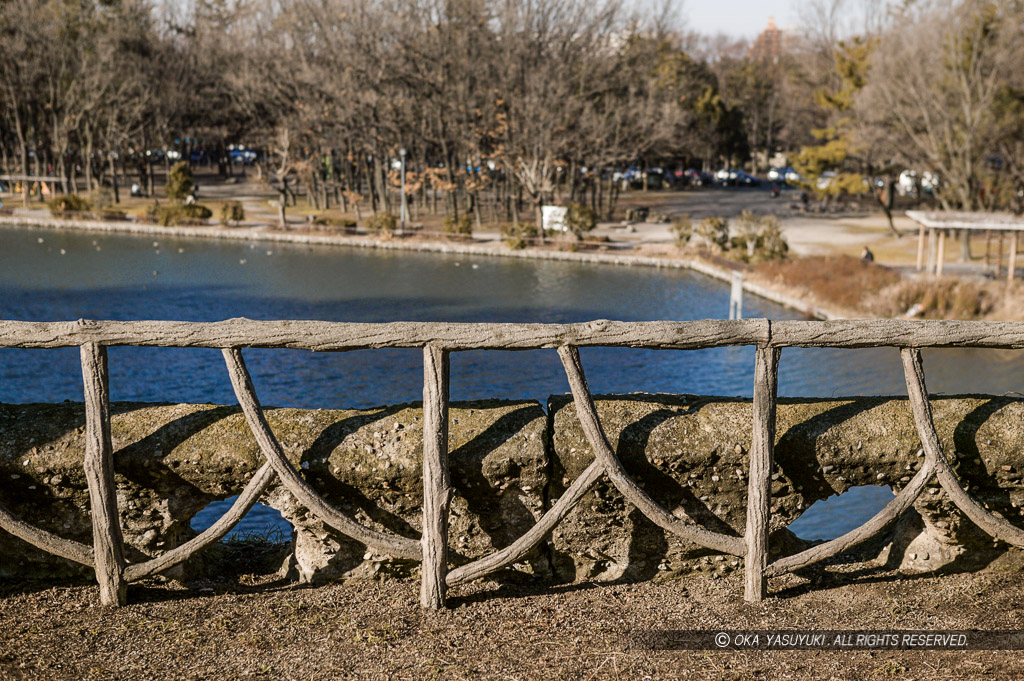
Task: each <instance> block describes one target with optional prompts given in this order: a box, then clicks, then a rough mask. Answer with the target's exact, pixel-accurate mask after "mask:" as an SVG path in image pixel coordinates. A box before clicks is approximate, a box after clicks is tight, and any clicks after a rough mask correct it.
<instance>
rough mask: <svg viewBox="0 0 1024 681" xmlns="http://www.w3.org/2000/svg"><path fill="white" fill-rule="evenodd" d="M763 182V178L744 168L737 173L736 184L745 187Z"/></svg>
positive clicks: (755, 185)
mask: <svg viewBox="0 0 1024 681" xmlns="http://www.w3.org/2000/svg"><path fill="white" fill-rule="evenodd" d="M760 184H761V178H759V177H755V176H753V175H751V174H750V173H747V172H744V171H742V170H740V171H737V173H736V185H737V186H743V187H757V186H759V185H760Z"/></svg>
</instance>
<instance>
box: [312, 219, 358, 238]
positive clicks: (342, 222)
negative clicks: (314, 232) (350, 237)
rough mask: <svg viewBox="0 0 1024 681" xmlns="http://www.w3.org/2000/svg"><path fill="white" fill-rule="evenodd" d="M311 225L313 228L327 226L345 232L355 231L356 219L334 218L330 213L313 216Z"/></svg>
mask: <svg viewBox="0 0 1024 681" xmlns="http://www.w3.org/2000/svg"><path fill="white" fill-rule="evenodd" d="M312 225H313V227H315V228H316V227H328V228H333V229H343V230H345V233H346V234H355V233H356V221H355V220H353V219H352V218H334V217H331V216H330V215H317V216H316V217H315V218H313V222H312ZM325 231H327V230H325Z"/></svg>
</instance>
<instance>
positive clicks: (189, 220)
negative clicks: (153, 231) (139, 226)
mask: <svg viewBox="0 0 1024 681" xmlns="http://www.w3.org/2000/svg"><path fill="white" fill-rule="evenodd" d="M212 215H213V211H212V210H210V209H209V208H207V207H206V206H201V205H199V204H198V203H193V204H191V205H172V206H161V205H160V204H159V203H154V204H153V205H152V206H150V207H149V208H147V209H146V214H145V219H146V220H147V221H148V222H155V223H156V224H158V225H160V226H162V227H173V226H175V225H201V224H204V221H205V220H206V219H207V218H209V217H211V216H212Z"/></svg>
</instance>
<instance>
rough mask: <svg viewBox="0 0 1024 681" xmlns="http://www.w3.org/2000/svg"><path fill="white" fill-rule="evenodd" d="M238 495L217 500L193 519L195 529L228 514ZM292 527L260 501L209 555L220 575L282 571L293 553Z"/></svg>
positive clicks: (199, 530) (263, 573)
mask: <svg viewBox="0 0 1024 681" xmlns="http://www.w3.org/2000/svg"><path fill="white" fill-rule="evenodd" d="M237 498H238V497H237V496H234V497H229V498H227V499H223V500H221V501H214V502H213V503H211V504H209V505H208V506H206V507H205V508H204V509H202V510H201V511H199V512H198V513H197V514H196V515H195V516H193V518H192V522H191V527H192V529H193V530H195V531H196V532H202V531H203V530H205V529H207V528H208V527H210V526H211V525H213V523H215V522H217V519H218V518H220V517H221V516H222V515H224V513H225V512H227V510H228V509H229V508H231V504H233V503H234V502H235V499H237ZM292 529H293V528H292V524H291V523H289V522H288V521H287V520H285V518H284V516H282V515H281V512H280V511H278V510H276V509H273V508H271V507H270V506H267V505H266V504H261V503H259V502H257V503H256V504H254V505H253V507H252V508H251V509H249V512H248V513H246V514H245V516H243V517H242V519H241V520H240V521H238V524H237V525H235V526H234V527H233V528H232V529H231V531H230V532H228V534H227V535H226V536H225V537H224V538H223V539H222V540H221V542H220V544H219V546H216V547H210V549H208V551H207V553H211V554H212V556H211V558H212V559H213V561H214V562H215V563H216V564H217V572H218V573H219V574H220V575H222V576H223V575H229V574H237V575H242V576H246V575H247V576H251V577H253V578H254V579H255V578H256V577H255V576H256V575H269V574H273V573H276V572H278V571H279V570H280V569H281V567H282V564H283V562H284V560H285V559H286V557H287V556H288V555H289V554H290V553H291V539H292Z"/></svg>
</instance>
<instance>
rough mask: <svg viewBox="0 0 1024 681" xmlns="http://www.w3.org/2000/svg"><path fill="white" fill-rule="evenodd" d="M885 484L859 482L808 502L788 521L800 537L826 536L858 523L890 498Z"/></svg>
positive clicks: (814, 537)
mask: <svg viewBox="0 0 1024 681" xmlns="http://www.w3.org/2000/svg"><path fill="white" fill-rule="evenodd" d="M892 498H893V493H892V490H891V489H890V488H889V487H885V486H878V485H862V486H860V487H851V488H850V489H848V490H846V491H845V492H844V493H842V494H839V495H836V496H831V497H829V498H827V499H821V500H819V501H816V502H814V503H813V504H811V507H810V508H808V509H807V510H806V511H804V513H803V514H802V515H801V516H800V517H799V518H797V519H796V520H794V521H793V522H792V523H790V525H789V529H790V530H791V531H792V532H793V533H794V534H795V535H796V536H798V537H800V538H801V539H806V540H810V541H813V540H817V539H822V540H826V541H827V540H829V539H835V538H836V537H840V536H842V535H844V534H846V533H847V532H849V531H850V530H853V529H856V528H857V527H860V526H861V525H863V524H864V523H865V522H867V521H868V520H870V519H871V517H872V516H874V515H875V514H876V513H878V512H879V511H880V510H882V509H883V508H884V507H885V505H886V504H888V503H889V502H890V501H892Z"/></svg>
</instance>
